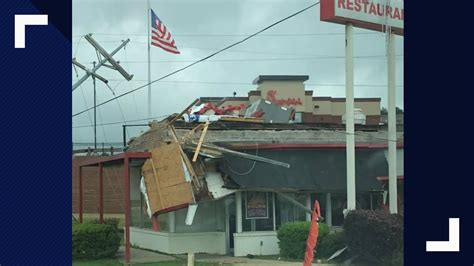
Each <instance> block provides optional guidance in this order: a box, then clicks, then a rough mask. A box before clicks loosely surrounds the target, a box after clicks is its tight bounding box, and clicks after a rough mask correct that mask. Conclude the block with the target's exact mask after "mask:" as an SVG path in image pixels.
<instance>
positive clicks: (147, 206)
mask: <svg viewBox="0 0 474 266" xmlns="http://www.w3.org/2000/svg"><path fill="white" fill-rule="evenodd" d="M140 191H141V192H142V194H143V197H144V198H145V202H146V212H147V214H148V217H150V218H151V216H152V213H151V208H150V200H149V199H148V194H147V193H146V185H145V178H144V177H143V176H142V178H141V179H140Z"/></svg>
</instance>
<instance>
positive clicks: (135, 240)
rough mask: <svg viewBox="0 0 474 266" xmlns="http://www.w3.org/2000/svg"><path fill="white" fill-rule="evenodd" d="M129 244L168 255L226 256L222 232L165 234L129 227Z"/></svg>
mask: <svg viewBox="0 0 474 266" xmlns="http://www.w3.org/2000/svg"><path fill="white" fill-rule="evenodd" d="M130 243H131V244H132V245H136V246H139V247H141V248H146V249H151V250H156V251H160V252H164V253H168V254H184V253H189V252H191V253H209V254H219V255H224V254H226V243H225V233H224V232H202V233H165V232H154V231H151V230H150V229H140V228H136V227H130Z"/></svg>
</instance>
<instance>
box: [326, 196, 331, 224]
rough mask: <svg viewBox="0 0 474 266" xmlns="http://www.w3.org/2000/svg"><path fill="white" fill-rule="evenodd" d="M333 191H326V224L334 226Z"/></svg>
mask: <svg viewBox="0 0 474 266" xmlns="http://www.w3.org/2000/svg"><path fill="white" fill-rule="evenodd" d="M331 200H332V199H331V193H330V192H328V193H326V224H327V225H328V226H329V227H331V226H332V202H331Z"/></svg>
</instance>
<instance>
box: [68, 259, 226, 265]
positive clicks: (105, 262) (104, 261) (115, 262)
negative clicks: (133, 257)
mask: <svg viewBox="0 0 474 266" xmlns="http://www.w3.org/2000/svg"><path fill="white" fill-rule="evenodd" d="M103 265H105V266H122V265H123V264H122V263H121V262H120V261H119V260H117V259H102V260H85V261H73V262H72V266H103ZM131 265H139V266H151V265H157V266H182V265H186V261H185V260H176V261H162V262H151V263H135V264H131ZM194 265H196V266H217V265H218V264H215V263H206V262H195V263H194Z"/></svg>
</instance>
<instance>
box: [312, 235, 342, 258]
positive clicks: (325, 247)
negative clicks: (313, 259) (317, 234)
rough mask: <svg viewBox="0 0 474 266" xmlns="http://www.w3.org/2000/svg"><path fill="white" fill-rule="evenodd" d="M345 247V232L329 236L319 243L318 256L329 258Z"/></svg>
mask: <svg viewBox="0 0 474 266" xmlns="http://www.w3.org/2000/svg"><path fill="white" fill-rule="evenodd" d="M345 246H346V242H345V240H344V232H336V233H333V234H329V235H328V236H326V237H324V238H322V239H321V241H318V244H317V246H316V250H317V252H316V256H317V257H318V258H329V257H331V256H332V255H333V254H334V253H335V252H336V251H338V250H340V249H342V248H344V247H345Z"/></svg>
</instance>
